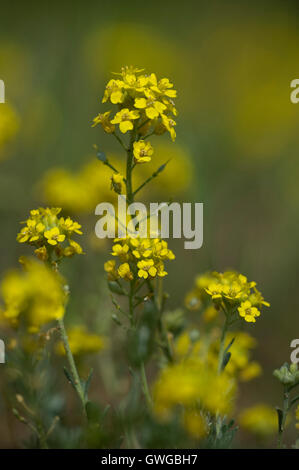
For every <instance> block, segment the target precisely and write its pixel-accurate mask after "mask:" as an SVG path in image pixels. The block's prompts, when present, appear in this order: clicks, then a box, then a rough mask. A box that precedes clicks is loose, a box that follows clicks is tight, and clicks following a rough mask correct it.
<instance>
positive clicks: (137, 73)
mask: <svg viewBox="0 0 299 470" xmlns="http://www.w3.org/2000/svg"><path fill="white" fill-rule="evenodd" d="M143 72H144V70H143V69H137V68H135V67H128V66H126V67H123V68H122V70H121V73H119V74H115V75H118V76H119V78H117V79H114V78H113V79H111V80H109V82H108V83H107V85H106V89H105V93H104V97H103V100H102V102H103V103H106V102H107V101H110V103H112V104H117V105H118V107H119V111H118V112H117V113H116V115H115V116H114V117H113V119H110V114H111V111H108V112H106V113H103V114H99V115H98V116H97V117H96V118H95V119H94V120H93V125H94V126H95V125H97V124H101V125H102V127H103V129H104V131H105V132H108V133H112V132H115V125H118V126H119V130H120V132H121V133H123V134H125V133H126V132H128V131H131V130H133V129H134V128H135V129H136V130H137V131H138V134H139V135H140V136H142V135H146V134H148V133H149V132H154V133H156V134H163V133H164V132H166V131H168V132H169V133H170V136H171V138H172V140H175V137H176V132H175V129H174V127H175V125H176V122H175V121H174V120H173V118H172V116H176V115H177V110H176V108H175V106H174V102H173V98H176V96H177V93H176V90H174V88H173V84H172V83H171V82H170V81H169V79H168V78H162V79H161V80H158V79H157V77H156V75H155V74H154V73H151V74H145V73H143Z"/></svg>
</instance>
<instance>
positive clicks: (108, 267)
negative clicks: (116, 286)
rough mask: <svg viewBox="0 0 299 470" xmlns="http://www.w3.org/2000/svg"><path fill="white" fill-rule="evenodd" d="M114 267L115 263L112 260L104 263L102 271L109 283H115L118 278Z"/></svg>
mask: <svg viewBox="0 0 299 470" xmlns="http://www.w3.org/2000/svg"><path fill="white" fill-rule="evenodd" d="M115 265H116V263H115V261H114V260H109V261H106V263H104V269H105V271H106V273H107V274H108V280H109V281H115V280H116V279H118V277H119V275H118V272H117V270H116V268H115Z"/></svg>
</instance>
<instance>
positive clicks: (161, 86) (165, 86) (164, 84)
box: [149, 73, 177, 98]
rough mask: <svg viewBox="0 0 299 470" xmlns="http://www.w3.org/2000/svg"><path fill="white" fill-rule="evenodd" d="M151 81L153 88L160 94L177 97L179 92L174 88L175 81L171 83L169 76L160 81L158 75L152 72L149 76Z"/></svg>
mask: <svg viewBox="0 0 299 470" xmlns="http://www.w3.org/2000/svg"><path fill="white" fill-rule="evenodd" d="M149 82H150V84H151V87H150V88H151V90H152V91H154V92H155V93H157V94H158V95H162V96H166V97H168V98H176V96H177V92H176V90H173V83H170V81H169V80H168V78H162V79H161V80H159V82H158V80H157V77H156V75H155V74H154V73H152V74H151V75H150V77H149Z"/></svg>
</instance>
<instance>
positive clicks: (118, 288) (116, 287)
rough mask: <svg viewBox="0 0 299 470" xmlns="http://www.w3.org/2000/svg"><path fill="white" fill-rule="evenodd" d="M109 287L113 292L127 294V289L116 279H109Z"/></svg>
mask: <svg viewBox="0 0 299 470" xmlns="http://www.w3.org/2000/svg"><path fill="white" fill-rule="evenodd" d="M108 287H109V290H110V291H111V292H113V294H118V295H125V294H126V293H125V291H124V290H123V288H122V287H121V286H120V285H119V284H118V283H117V282H116V281H108Z"/></svg>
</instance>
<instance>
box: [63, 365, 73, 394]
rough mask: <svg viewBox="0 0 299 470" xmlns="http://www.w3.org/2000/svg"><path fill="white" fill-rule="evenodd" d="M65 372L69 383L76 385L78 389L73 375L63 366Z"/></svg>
mask: <svg viewBox="0 0 299 470" xmlns="http://www.w3.org/2000/svg"><path fill="white" fill-rule="evenodd" d="M63 372H64V375H65V376H66V378H67V380H68V382H69V383H70V384H71V385H72V386H73V387H74V389H75V390H76V387H75V384H74V380H73V377H72V376H71V374H70V372H69V371H68V370H67V368H66V367H64V368H63Z"/></svg>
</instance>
